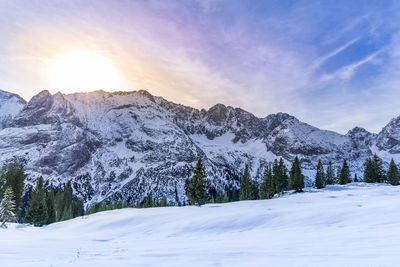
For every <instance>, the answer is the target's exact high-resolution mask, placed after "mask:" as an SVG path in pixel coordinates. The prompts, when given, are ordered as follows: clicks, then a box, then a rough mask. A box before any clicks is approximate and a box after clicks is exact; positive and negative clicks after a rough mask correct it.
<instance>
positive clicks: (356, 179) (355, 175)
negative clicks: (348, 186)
mask: <svg viewBox="0 0 400 267" xmlns="http://www.w3.org/2000/svg"><path fill="white" fill-rule="evenodd" d="M353 182H355V183H358V182H359V180H358V177H357V173H355V174H354V179H353Z"/></svg>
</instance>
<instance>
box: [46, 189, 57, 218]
mask: <svg viewBox="0 0 400 267" xmlns="http://www.w3.org/2000/svg"><path fill="white" fill-rule="evenodd" d="M46 206H47V216H48V219H47V223H46V224H51V223H54V222H55V221H56V211H55V206H54V191H53V189H51V190H50V192H49V193H48V194H47V198H46Z"/></svg>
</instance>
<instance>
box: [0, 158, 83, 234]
mask: <svg viewBox="0 0 400 267" xmlns="http://www.w3.org/2000/svg"><path fill="white" fill-rule="evenodd" d="M24 186H25V174H24V168H23V165H22V164H19V163H10V164H6V165H4V166H3V168H2V170H1V173H0V220H1V225H2V227H5V223H6V222H26V223H31V224H33V225H35V226H42V225H45V224H50V223H54V222H58V221H63V220H68V219H71V218H74V217H77V216H81V215H83V211H84V209H83V202H82V201H81V200H80V199H79V198H77V197H74V196H73V193H72V187H71V184H70V183H68V184H67V185H64V187H59V188H56V189H55V190H56V192H55V191H54V190H53V189H50V190H49V191H47V192H46V190H45V188H44V180H43V178H42V177H39V179H38V180H37V183H36V186H35V188H34V189H33V191H32V192H29V190H27V192H26V193H25V195H24Z"/></svg>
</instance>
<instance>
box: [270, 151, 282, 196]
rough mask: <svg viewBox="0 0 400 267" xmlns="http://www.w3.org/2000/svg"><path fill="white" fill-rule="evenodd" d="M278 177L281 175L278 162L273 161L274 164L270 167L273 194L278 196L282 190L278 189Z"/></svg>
mask: <svg viewBox="0 0 400 267" xmlns="http://www.w3.org/2000/svg"><path fill="white" fill-rule="evenodd" d="M280 175H281V171H280V168H279V163H278V160H277V159H275V160H274V164H273V165H272V177H273V184H274V191H275V192H274V194H280V193H281V191H282V189H281V187H280V184H281V183H280V182H279V181H280V179H281V178H280Z"/></svg>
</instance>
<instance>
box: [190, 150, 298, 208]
mask: <svg viewBox="0 0 400 267" xmlns="http://www.w3.org/2000/svg"><path fill="white" fill-rule="evenodd" d="M193 172H194V176H193V177H192V179H191V180H190V182H189V184H188V188H187V191H186V193H187V197H188V199H189V204H192V205H194V204H196V205H202V204H205V203H207V202H214V203H216V202H217V203H226V202H232V201H239V200H256V199H269V198H272V197H273V196H274V195H277V194H278V195H281V194H283V193H284V192H285V191H287V190H294V191H295V192H302V191H303V188H304V175H303V174H302V172H301V166H300V161H299V159H298V157H296V158H295V159H294V162H293V164H292V167H291V170H290V172H289V175H288V170H287V167H286V165H285V163H284V161H283V159H282V158H280V160H279V161H278V160H277V159H276V160H275V161H274V163H273V165H272V166H267V168H266V169H265V171H264V175H263V180H262V182H261V184H260V185H259V184H258V183H257V181H255V180H253V179H252V178H251V177H250V171H249V166H248V165H247V164H246V165H245V167H244V171H243V174H242V177H241V179H240V187H239V188H238V189H232V190H226V192H225V193H224V194H222V193H220V192H216V193H215V196H211V194H210V193H209V191H210V190H208V193H207V188H208V189H210V186H209V185H208V182H207V180H206V177H207V176H206V172H205V168H204V166H203V163H202V160H201V158H200V159H199V161H198V162H197V164H196V167H195V169H194V171H193ZM198 195H200V196H201V201H199V199H200V198H198V197H197V196H198Z"/></svg>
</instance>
